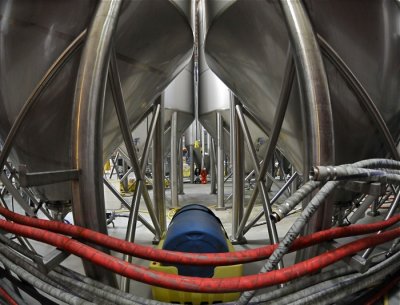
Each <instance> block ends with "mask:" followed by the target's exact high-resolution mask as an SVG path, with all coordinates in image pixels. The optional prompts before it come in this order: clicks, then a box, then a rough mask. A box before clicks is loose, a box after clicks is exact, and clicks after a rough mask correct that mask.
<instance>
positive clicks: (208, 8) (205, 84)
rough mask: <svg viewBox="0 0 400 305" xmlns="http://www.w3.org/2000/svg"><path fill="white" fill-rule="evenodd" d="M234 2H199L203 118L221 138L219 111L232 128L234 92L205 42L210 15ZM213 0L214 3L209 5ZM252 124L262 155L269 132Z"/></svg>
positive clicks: (248, 162) (248, 163)
mask: <svg viewBox="0 0 400 305" xmlns="http://www.w3.org/2000/svg"><path fill="white" fill-rule="evenodd" d="M233 2H234V1H231V0H224V1H215V2H212V3H210V2H207V1H200V2H199V10H198V18H199V34H198V39H199V42H198V44H199V93H198V94H199V120H200V122H201V124H202V125H203V126H204V127H205V128H206V129H207V131H208V133H209V134H210V135H211V136H212V137H213V138H214V139H217V128H218V127H217V113H220V114H221V115H222V118H223V121H224V125H225V127H226V128H227V129H228V130H229V128H230V127H229V126H230V103H231V98H232V94H231V91H230V90H229V88H228V87H227V86H226V85H225V84H224V82H222V81H221V79H219V78H218V77H217V75H215V73H214V72H213V71H212V70H210V68H209V66H208V64H207V61H206V58H205V54H204V48H205V45H204V42H205V39H206V34H207V28H208V26H209V22H210V18H209V17H210V16H213V15H215V14H219V13H220V12H221V11H223V10H224V9H226V8H227V7H229V6H230V5H231V4H232V3H233ZM209 3H210V4H211V5H208V4H209ZM225 69H226V71H228V70H229V69H228V68H227V67H225ZM249 128H250V130H251V134H252V139H253V143H254V145H256V146H257V147H258V150H257V154H258V156H259V157H262V155H263V153H264V151H265V149H266V145H265V144H266V142H267V136H266V134H265V133H264V132H263V131H262V130H261V129H260V128H259V127H258V126H257V125H256V124H254V123H253V122H249ZM223 136H224V137H223V138H224V147H225V152H226V153H227V154H229V151H230V145H229V141H230V138H229V133H228V132H224V134H223ZM245 151H246V152H245V161H244V162H245V171H246V172H247V173H248V172H250V171H251V170H253V164H252V162H251V159H250V155H249V152H248V150H247V148H246V149H245Z"/></svg>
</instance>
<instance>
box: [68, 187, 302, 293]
mask: <svg viewBox="0 0 400 305" xmlns="http://www.w3.org/2000/svg"><path fill="white" fill-rule="evenodd" d="M282 184H283V182H282ZM277 190H278V188H277V186H276V185H273V186H272V188H271V193H270V196H271V198H272V196H273V195H274V194H275V193H276V192H277ZM210 191H211V187H210V184H190V183H185V184H184V194H182V195H179V205H180V206H184V205H188V204H192V203H196V204H202V205H205V206H207V207H209V208H210V209H211V210H212V211H213V212H214V213H215V214H216V215H217V216H218V217H219V218H220V219H221V221H222V223H223V225H224V228H225V230H226V232H227V233H228V235H229V236H230V235H231V230H232V209H231V205H232V203H231V200H230V201H228V202H227V203H226V209H225V210H216V206H217V195H215V194H211V193H210ZM231 191H232V185H231V183H230V181H228V182H227V183H226V186H225V198H227V197H228V196H229V194H230V193H231ZM170 193H171V190H170V189H166V202H167V207H170V206H171V205H170V202H171V196H170ZM251 193H252V189H247V190H246V191H245V204H246V203H247V202H248V201H249V199H250V196H251ZM150 195H152V191H151V190H150ZM287 195H288V194H287V193H286V194H284V195H282V197H281V199H280V200H278V203H281V202H282V201H283V200H284V199H285V198H286V196H287ZM106 197H107V198H109V200H112V201H109V203H108V205H109V207H110V208H111V209H114V210H116V211H118V210H119V209H121V206H120V204H119V202H118V201H116V199H115V198H111V197H109V195H108V194H107V195H106ZM131 198H132V197H126V200H127V201H129V202H130V200H131ZM169 211H170V209H169V208H167V214H168V212H169ZM260 211H262V205H261V201H260V199H258V200H257V202H256V204H255V206H254V209H253V211H252V214H251V216H250V219H253V217H255V216H256V215H258V214H259V212H260ZM140 212H141V214H142V215H143V217H144V218H146V219H147V220H149V221H150V217H149V215H148V213H147V210H146V207H145V205H144V203H143V200H142V201H141V206H140ZM124 214H125V215H127V214H128V213H127V212H125V213H124ZM297 215H298V214H297V213H295V214H293V215H290V216H288V217H287V218H285V219H284V220H282V221H281V222H279V224H278V226H277V229H278V235H279V237H280V238H282V237H283V236H284V235H285V233H286V232H287V230H288V229H289V227H290V226H291V224H292V223H293V221H294V219H295V218H296V216H297ZM170 219H171V215H169V217H168V218H167V221H168V223H169V221H170ZM263 222H265V218H262V219H260V221H259V223H263ZM127 223H128V219H127V218H117V219H116V221H115V227H112V226H111V225H110V226H109V229H108V230H109V234H110V235H112V236H115V237H119V238H124V237H125V232H126V226H127ZM245 238H246V240H247V243H246V244H243V245H235V246H234V247H235V249H236V250H244V249H250V248H255V247H260V246H263V245H268V244H269V238H268V230H267V226H266V225H265V224H261V225H259V226H256V227H254V228H253V229H250V230H249V231H248V233H247V234H246V236H245ZM152 240H153V235H152V234H151V232H150V231H149V230H147V228H146V227H144V226H143V225H142V224H141V223H138V226H137V231H136V238H135V242H137V243H139V244H143V245H148V246H151V245H152ZM116 255H118V254H116ZM133 262H134V263H136V264H140V265H143V266H148V264H149V262H148V261H144V260H141V259H134V260H133ZM293 262H294V255H293V254H288V255H287V256H285V259H284V263H285V264H287V265H290V264H293ZM66 263H68V265H69V266H70V267H71V265H70V264H71V263H74V265H73V266H72V267H73V268H74V269H75V268H81V267H79V266H77V265H76V262H74V261H73V260H72V261H69V262H66ZM262 265H263V262H256V263H251V264H247V265H246V266H245V268H244V274H254V273H257V272H258V271H259V270H260V269H261V267H262ZM130 287H131V292H132V293H133V294H136V295H139V296H143V297H146V298H151V290H150V288H149V286H148V285H146V284H143V283H140V282H135V281H132V283H131V286H130Z"/></svg>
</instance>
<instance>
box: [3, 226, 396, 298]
mask: <svg viewBox="0 0 400 305" xmlns="http://www.w3.org/2000/svg"><path fill="white" fill-rule="evenodd" d="M0 228H1V229H3V230H5V231H8V232H11V233H14V234H17V235H20V236H24V237H27V238H32V239H35V240H38V241H41V242H45V243H47V244H50V245H53V246H55V247H57V248H59V249H62V250H65V251H67V252H69V253H72V254H75V255H77V256H80V257H82V258H84V259H86V260H88V261H90V262H92V263H94V264H97V265H99V266H102V267H104V268H106V269H109V270H111V271H113V272H115V273H118V274H121V275H122V276H125V277H128V278H131V279H133V280H137V281H140V282H144V283H147V284H150V285H154V286H160V287H165V288H169V289H175V290H182V291H191V292H202V293H226V292H234V291H246V290H253V289H259V288H264V287H268V286H272V285H277V284H280V283H285V282H288V281H291V280H293V279H296V278H298V277H301V276H303V275H306V274H311V273H314V272H316V271H318V270H320V269H322V268H324V267H326V266H328V265H331V264H333V263H335V262H337V261H339V260H341V259H342V258H344V257H346V256H349V255H353V254H355V253H357V252H359V251H361V250H363V249H367V248H370V247H375V246H377V245H379V244H382V243H385V242H387V241H390V240H392V239H394V238H396V237H399V236H400V228H397V229H393V230H390V231H387V232H383V233H381V234H379V235H372V236H368V237H365V238H362V239H359V240H357V241H354V242H351V243H348V244H346V245H344V246H341V247H339V248H337V249H334V250H331V251H328V252H326V253H323V254H321V255H319V256H316V257H313V258H311V259H308V260H306V261H303V262H301V263H297V264H295V265H293V266H289V267H286V268H283V269H280V270H273V271H271V272H268V273H262V274H255V275H247V276H241V277H232V278H223V279H214V278H199V277H189V276H179V275H173V274H166V273H162V272H157V271H153V270H149V269H147V268H144V267H142V266H138V265H135V264H129V263H127V262H125V261H123V260H121V259H119V258H117V257H113V256H111V255H107V254H105V253H103V252H101V251H99V250H96V249H93V248H91V247H89V246H87V245H85V244H82V243H80V242H78V241H76V240H73V239H70V238H67V237H65V236H62V235H59V234H56V233H53V232H47V231H45V230H42V229H37V228H32V227H27V226H24V225H20V224H16V223H12V222H8V221H5V220H0Z"/></svg>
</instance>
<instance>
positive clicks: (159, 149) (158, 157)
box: [152, 96, 167, 233]
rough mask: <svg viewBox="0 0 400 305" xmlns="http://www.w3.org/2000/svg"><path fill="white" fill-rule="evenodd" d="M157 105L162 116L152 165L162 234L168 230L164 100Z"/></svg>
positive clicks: (157, 131)
mask: <svg viewBox="0 0 400 305" xmlns="http://www.w3.org/2000/svg"><path fill="white" fill-rule="evenodd" d="M156 103H159V104H160V106H161V107H160V114H159V116H158V119H157V124H156V129H155V132H154V138H153V149H152V153H153V156H152V161H153V162H152V163H153V198H154V201H153V202H154V209H155V212H156V216H157V219H158V222H159V223H160V228H161V233H164V232H165V231H166V230H167V217H166V209H165V189H164V179H165V174H164V100H163V98H162V97H161V96H160V97H158V98H157V101H156Z"/></svg>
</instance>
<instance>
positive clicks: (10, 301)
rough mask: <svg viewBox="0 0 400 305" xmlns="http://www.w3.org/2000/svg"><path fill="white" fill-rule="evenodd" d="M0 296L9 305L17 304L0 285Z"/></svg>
mask: <svg viewBox="0 0 400 305" xmlns="http://www.w3.org/2000/svg"><path fill="white" fill-rule="evenodd" d="M0 297H2V298H3V299H4V300H5V301H6V302H7V303H8V304H10V305H18V303H17V302H16V301H15V300H14V299H13V298H12V296H10V295H9V294H8V292H7V291H6V290H5V289H3V288H2V287H0Z"/></svg>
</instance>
